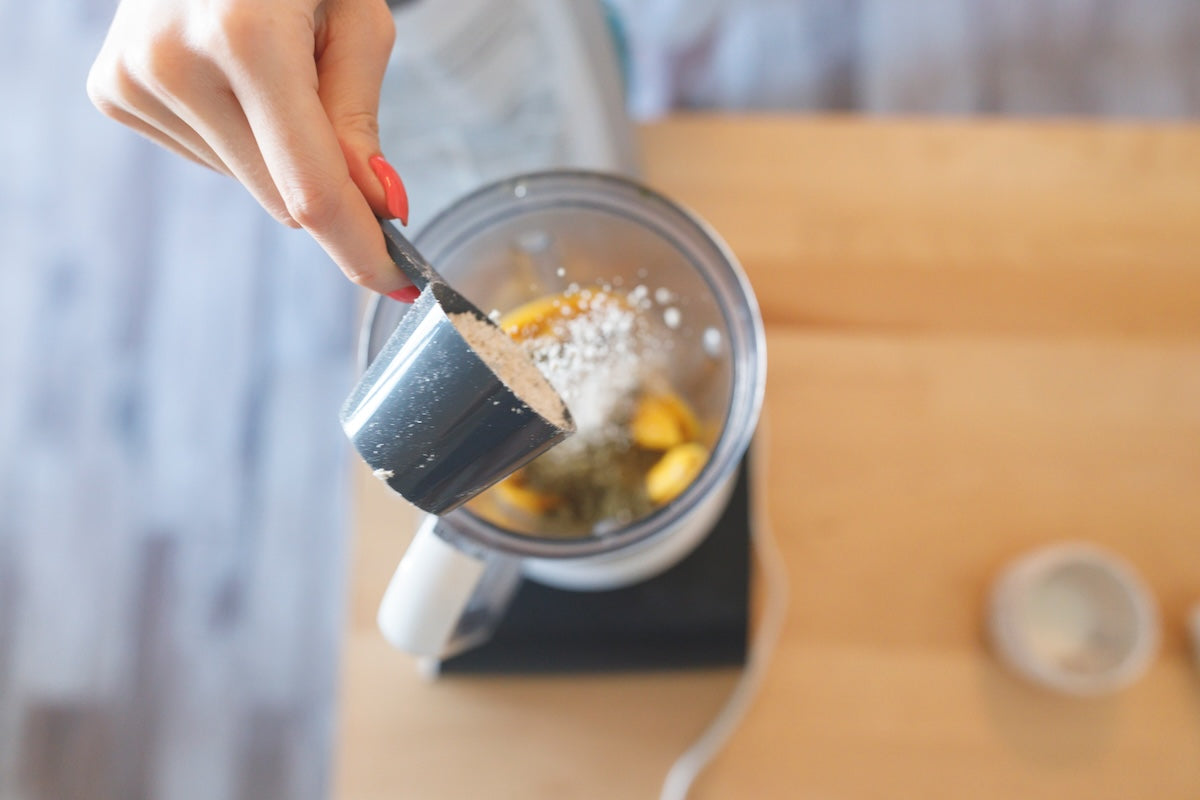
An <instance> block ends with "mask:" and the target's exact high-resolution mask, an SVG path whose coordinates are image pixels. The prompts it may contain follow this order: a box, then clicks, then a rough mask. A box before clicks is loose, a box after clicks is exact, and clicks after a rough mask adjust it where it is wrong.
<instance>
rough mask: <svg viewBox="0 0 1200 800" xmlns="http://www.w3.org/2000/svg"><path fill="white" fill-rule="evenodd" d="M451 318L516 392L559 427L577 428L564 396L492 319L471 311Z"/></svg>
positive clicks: (469, 343)
mask: <svg viewBox="0 0 1200 800" xmlns="http://www.w3.org/2000/svg"><path fill="white" fill-rule="evenodd" d="M449 317H450V322H451V323H453V324H454V327H455V328H457V329H458V332H459V333H460V334H462V337H463V339H465V340H466V341H467V344H468V345H470V346H471V349H472V350H474V351H475V353H476V355H478V356H479V357H480V358H481V359H483V362H484V363H485V364H487V365H488V366H489V367H490V368H491V370H492V371H493V372H494V373H496V377H498V378H499V379H500V380H501V381H502V382H503V383H504V385H505V386H507V387H508V388H509V389H511V390H512V392H513V394H515V395H516V396H517V397H518V398H519V399H520V400H521V401H522V402H524V403H525V404H526V405H527V406H529V407H530V408H531V409H533V410H534V412H536V413H537V414H538V415H539V416H541V417H543V418H544V419H546V420H548V421H549V422H550V423H551V424H553V425H555V426H556V427H558V428H562V429H564V430H572V429H573V427H574V426H573V425H572V422H571V418H570V416H569V415H568V414H567V409H566V406H565V405H564V403H563V399H562V398H561V397H560V396H559V394H558V392H556V391H555V390H554V387H553V386H551V385H550V382H549V381H547V380H546V377H545V376H544V375H543V374H542V373H541V371H539V370H538V368H537V367H536V366H534V364H533V362H532V361H531V360H530V357H529V355H528V354H527V353H526V352H525V351H524V350H523V349H522V348H521V346H520V345H518V344H517V343H516V342H514V341H513V340H512V339H510V338H509V337H508V335H507V334H505V333H504V331H502V330H500V329H499V328H497V327H496V326H495V325H493V324H491V323H490V322H488V320H486V319H484V318H482V317H479V316H476V315H475V314H472V313H470V312H468V311H464V312H460V313H456V314H450V315H449Z"/></svg>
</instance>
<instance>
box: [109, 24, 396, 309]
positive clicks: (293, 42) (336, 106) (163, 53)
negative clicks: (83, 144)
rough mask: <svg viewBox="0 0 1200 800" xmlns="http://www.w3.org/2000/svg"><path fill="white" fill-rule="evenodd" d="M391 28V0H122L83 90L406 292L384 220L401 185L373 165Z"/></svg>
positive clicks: (359, 273) (373, 285) (361, 279)
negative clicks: (389, 248) (227, 176)
mask: <svg viewBox="0 0 1200 800" xmlns="http://www.w3.org/2000/svg"><path fill="white" fill-rule="evenodd" d="M393 35H394V33H393V30H392V18H391V12H390V11H389V10H388V8H387V5H386V3H385V0H323V2H321V0H224V1H223V2H220V3H210V2H207V1H202V0H190V1H189V0H123V1H122V3H121V5H120V6H119V8H118V11H117V15H116V17H115V19H114V21H113V25H112V28H111V29H110V31H109V36H108V38H107V39H106V41H105V44H104V48H103V49H102V51H101V54H100V56H99V57H98V58H97V60H96V64H95V65H94V66H93V69H92V73H91V74H90V75H89V79H88V94H89V96H90V97H91V98H92V100H93V102H94V103H95V104H96V106H97V107H98V108H100V110H101V111H103V112H104V113H105V114H107V115H109V116H110V117H113V118H114V119H116V120H118V121H120V122H122V123H123V124H125V125H127V126H129V127H130V128H132V129H134V130H135V131H137V132H138V133H140V134H142V135H144V136H146V137H147V138H149V139H151V140H153V141H155V142H157V143H158V144H160V145H162V146H163V147H166V148H167V149H169V150H171V151H173V152H175V153H178V154H179V155H182V156H184V157H186V158H189V159H191V160H192V161H195V162H197V163H200V164H204V165H206V166H208V167H210V168H212V169H215V170H218V171H221V172H224V173H227V174H231V175H233V176H234V177H235V178H237V179H238V180H239V181H241V182H242V183H243V184H244V185H245V186H246V187H247V188H248V189H249V191H250V192H251V193H252V194H253V195H254V197H255V198H256V199H257V200H258V202H259V203H260V204H261V205H262V206H263V207H264V208H266V209H267V211H268V212H270V213H271V214H272V215H273V216H274V217H276V218H277V219H279V220H280V221H281V222H284V223H286V224H290V225H293V226H296V225H299V226H302V227H304V228H306V229H307V230H308V231H309V232H310V233H311V234H312V235H313V237H314V238H316V239H317V241H318V242H319V243H320V244H321V245H322V246H323V247H324V248H325V250H326V251H327V252H328V253H329V255H330V256H331V257H332V258H333V259H334V261H336V262H337V264H338V265H339V266H340V267H341V268H342V270H343V271H344V272H345V273H346V274H347V276H349V277H350V279H351V280H353V281H354V282H356V283H358V284H360V285H362V286H365V287H367V288H370V289H373V290H375V291H378V292H381V293H384V294H389V295H393V296H396V297H403V298H408V297H409V295H410V294H411V283H410V282H409V281H408V279H407V278H405V277H404V276H403V274H402V273H401V272H400V271H399V269H398V268H397V267H396V266H395V264H393V263H392V260H391V258H390V257H389V256H388V254H387V249H386V247H385V246H384V241H383V235H382V233H381V231H380V230H379V227H378V223H377V220H376V215H378V216H400V217H404V216H405V215H406V214H407V205H406V200H404V195H403V187H402V185H401V184H400V183H399V179H398V177H397V176H395V173H394V171H390V168H388V170H385V171H384V172H381V173H377V172H376V171H373V168H372V164H374V165H375V169H379V166H378V165H379V163H380V161H381V159H380V158H378V156H379V133H378V123H377V121H376V120H377V110H378V103H379V89H380V85H381V83H382V80H383V74H384V70H385V68H386V65H387V59H388V56H389V53H390V50H391V45H392V39H393ZM389 171H390V172H389ZM377 174H378V175H379V177H377ZM384 183H387V184H388V186H389V187H390V192H385V186H384ZM389 200H390V202H389ZM402 200H403V202H401V201H402ZM400 212H403V213H400Z"/></svg>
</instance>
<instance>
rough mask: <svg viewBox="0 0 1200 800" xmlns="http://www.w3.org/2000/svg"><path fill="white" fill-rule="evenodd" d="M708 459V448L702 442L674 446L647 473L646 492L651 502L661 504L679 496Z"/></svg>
mask: <svg viewBox="0 0 1200 800" xmlns="http://www.w3.org/2000/svg"><path fill="white" fill-rule="evenodd" d="M707 461H708V450H707V449H706V448H705V447H704V445H702V444H697V443H696V442H688V443H687V444H678V445H675V446H674V447H672V448H671V449H670V450H668V451H667V452H666V453H664V454H663V457H662V458H660V459H659V460H658V463H656V464H655V465H654V466H653V467H651V468H650V471H649V472H647V473H646V494H647V495H648V496H649V497H650V500H651V502H653V503H657V504H660V505H661V504H662V503H666V502H668V501H669V500H673V499H674V498H676V497H678V496H679V494H680V493H681V492H682V491H683V490H684V489H686V488H687V487H688V486H689V485H690V484H691V482H692V481H694V480H695V479H696V476H697V475H699V474H700V470H701V469H703V468H704V464H705V463H706V462H707Z"/></svg>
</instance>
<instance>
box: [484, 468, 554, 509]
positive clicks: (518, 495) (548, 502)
mask: <svg viewBox="0 0 1200 800" xmlns="http://www.w3.org/2000/svg"><path fill="white" fill-rule="evenodd" d="M496 494H497V495H499V497H500V499H501V500H503V501H504V502H505V503H508V504H509V505H510V506H512V507H513V508H517V509H520V510H521V511H527V512H529V513H530V514H544V513H545V512H547V511H550V510H552V509H553V508H554V507H556V506H557V505H558V504H559V503H560V502H562V501H561V499H560V498H558V497H557V496H555V495H552V494H545V493H543V492H539V491H537V490H536V489H530V488H529V487H528V486H525V485H524V484H522V483H521V482H520V480H519V479H517V478H516V477H515V476H510V477H508V478H505V479H504V480H502V481H500V482H499V483H497V484H496Z"/></svg>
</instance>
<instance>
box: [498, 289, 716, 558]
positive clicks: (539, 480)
mask: <svg viewBox="0 0 1200 800" xmlns="http://www.w3.org/2000/svg"><path fill="white" fill-rule="evenodd" d="M660 294H661V292H660ZM654 306H655V300H654V298H653V296H652V295H651V294H650V292H649V291H648V290H647V289H646V288H645V287H644V286H639V287H636V288H634V289H632V290H630V291H628V292H624V291H621V290H619V289H616V288H614V287H611V286H589V287H579V286H577V285H575V284H572V285H571V286H570V287H568V289H567V290H566V291H565V292H563V293H561V294H554V295H548V296H544V297H539V298H537V299H535V300H532V301H530V302H528V303H526V304H524V305H522V306H519V307H518V308H516V309H514V310H512V311H510V312H508V313H507V314H504V315H502V316H500V319H499V325H500V327H501V329H503V330H504V331H505V332H506V333H508V334H509V335H510V336H511V337H512V338H513V339H514V340H516V341H517V342H518V343H519V344H520V345H521V346H522V347H523V348H524V349H525V350H526V352H527V353H529V355H530V356H531V357H532V359H533V362H534V364H536V365H537V366H538V368H539V369H540V370H541V371H542V373H543V374H544V375H545V376H546V378H547V380H548V381H549V382H550V384H551V385H552V386H553V387H554V388H555V389H556V390H557V391H558V392H559V394H560V395H561V396H562V398H563V400H564V401H565V402H566V404H567V407H568V409H570V412H571V416H572V417H573V418H574V420H575V424H576V433H575V434H574V435H573V436H572V437H570V438H568V439H567V440H566V441H564V442H563V443H561V444H559V445H558V446H556V447H555V448H553V449H552V450H550V451H548V452H547V453H545V454H543V455H542V456H540V457H538V458H537V459H536V460H534V461H533V462H532V463H530V464H528V465H527V466H526V467H525V468H524V469H522V470H520V471H518V472H516V473H514V474H513V475H511V476H509V477H508V478H506V479H505V480H503V481H501V482H500V483H499V484H497V485H496V486H495V487H493V488H492V489H491V490H490V492H491V493H492V494H493V497H494V498H495V499H496V500H498V501H499V502H500V503H502V504H503V505H504V506H506V507H507V508H508V509H510V510H512V511H515V512H517V513H519V514H524V515H529V516H533V517H536V518H537V521H538V523H539V524H538V528H539V529H544V530H545V531H546V532H547V533H557V534H561V535H584V534H588V533H602V532H603V531H605V530H611V529H615V528H617V527H619V526H622V525H625V524H627V523H629V522H631V521H633V520H635V519H637V518H639V517H641V516H644V515H646V514H648V513H650V512H651V511H653V510H654V509H655V508H658V507H660V506H663V505H665V504H667V503H669V502H671V501H672V500H673V499H675V498H676V497H678V496H679V495H680V494H681V493H682V492H683V491H684V490H685V489H686V488H687V487H688V486H689V485H690V484H691V483H692V481H693V480H695V478H696V476H697V475H699V473H700V471H701V470H702V469H703V467H704V465H705V463H706V462H707V461H708V456H709V450H708V447H707V446H706V444H705V431H704V430H703V429H702V426H701V424H700V423H699V422H698V420H697V416H696V413H695V412H694V410H693V409H692V407H691V406H690V405H689V404H688V403H687V401H686V400H684V399H683V397H682V396H681V395H680V393H679V392H678V391H676V389H675V387H673V386H671V385H670V383H669V380H668V378H667V377H666V376H667V375H668V374H669V372H670V370H669V358H670V354H671V353H670V349H671V344H672V342H671V339H670V337H671V336H672V330H673V328H674V326H671V325H665V327H664V325H663V324H660V323H659V322H658V321H657V320H658V318H656V317H655V315H654V314H652V313H651V311H652V309H653V308H654ZM675 321H676V322H678V320H675ZM668 328H670V329H672V330H668Z"/></svg>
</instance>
